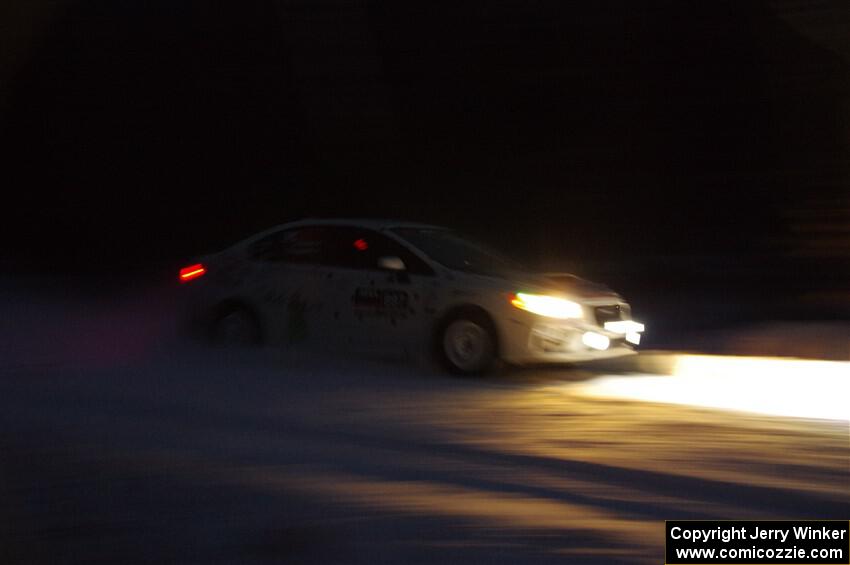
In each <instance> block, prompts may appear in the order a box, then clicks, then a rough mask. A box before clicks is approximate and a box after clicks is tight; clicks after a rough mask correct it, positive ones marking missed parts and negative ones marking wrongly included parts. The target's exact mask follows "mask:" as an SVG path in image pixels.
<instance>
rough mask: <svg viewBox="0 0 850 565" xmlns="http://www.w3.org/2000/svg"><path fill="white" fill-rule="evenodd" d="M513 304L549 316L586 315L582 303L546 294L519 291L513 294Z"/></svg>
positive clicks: (576, 316)
mask: <svg viewBox="0 0 850 565" xmlns="http://www.w3.org/2000/svg"><path fill="white" fill-rule="evenodd" d="M511 304H513V305H514V306H516V307H517V308H519V309H520V310H526V311H528V312H531V313H532V314H538V315H540V316H546V317H548V318H561V319H563V318H581V317H582V316H583V315H584V312H583V311H582V308H581V304H578V303H576V302H573V301H572V300H566V299H564V298H558V297H557V296H546V295H545V294H526V293H524V292H517V293H516V294H514V295H512V297H511Z"/></svg>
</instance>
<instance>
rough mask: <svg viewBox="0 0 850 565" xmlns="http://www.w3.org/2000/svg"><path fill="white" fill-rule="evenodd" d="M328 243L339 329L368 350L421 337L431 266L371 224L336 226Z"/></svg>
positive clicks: (329, 275)
mask: <svg viewBox="0 0 850 565" xmlns="http://www.w3.org/2000/svg"><path fill="white" fill-rule="evenodd" d="M327 245H328V247H327V248H326V256H325V259H326V262H327V265H326V267H325V268H326V269H327V270H326V275H325V280H326V281H328V282H329V283H330V284H329V285H328V286H327V288H330V289H332V290H330V291H329V300H330V301H332V305H333V306H332V308H331V309H332V317H333V322H334V324H335V325H336V332H337V334H338V335H340V336H342V337H343V339H344V340H345V341H346V343H348V344H349V345H350V346H352V347H354V348H357V349H362V350H365V351H384V350H397V351H400V350H402V349H404V348H407V347H408V346H409V345H410V344H411V342H415V341H417V340H421V334H422V331H423V329H424V326H425V316H424V312H423V308H422V306H423V304H422V303H423V297H424V295H425V292H427V289H426V287H427V286H428V284H429V283H430V282H432V281H433V279H434V272H433V270H432V269H431V268H430V267H429V266H428V265H427V264H426V263H425V262H424V261H423V260H422V259H420V258H418V257H416V256H415V254H413V253H412V252H411V251H410V250H409V249H407V248H405V247H404V246H403V245H402V244H400V243H399V242H397V241H395V240H393V239H391V238H389V237H388V236H386V235H384V234H382V233H379V232H377V231H374V230H370V229H365V228H357V227H337V228H334V229H332V230H330V231H329V232H328V241H327ZM391 267H392V268H391ZM399 267H403V268H399Z"/></svg>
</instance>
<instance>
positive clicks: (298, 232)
mask: <svg viewBox="0 0 850 565" xmlns="http://www.w3.org/2000/svg"><path fill="white" fill-rule="evenodd" d="M325 235H326V230H325V228H324V227H322V226H302V227H294V228H288V229H284V230H281V231H278V232H275V233H273V234H270V235H268V236H266V237H264V238H262V239H260V240H258V241H257V242H255V243H254V244H253V245H252V248H251V254H252V257H253V259H254V261H256V262H257V264H258V267H259V268H260V269H261V271H262V272H261V275H260V276H259V277H258V283H257V284H258V288H257V289H255V292H254V294H255V295H256V296H257V300H258V302H259V303H260V308H261V310H262V314H263V318H264V322H265V325H266V327H267V329H268V330H269V333H270V334H271V335H270V336H269V339H270V341H276V342H278V343H283V344H288V345H296V344H309V343H314V342H317V341H320V340H321V330H322V328H321V326H322V323H321V322H322V317H323V316H324V315H325V310H326V309H327V303H326V300H325V297H326V293H325V292H323V288H322V287H323V283H324V279H323V278H322V273H321V271H320V268H321V266H322V256H323V246H324V243H325Z"/></svg>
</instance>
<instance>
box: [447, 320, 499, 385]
mask: <svg viewBox="0 0 850 565" xmlns="http://www.w3.org/2000/svg"><path fill="white" fill-rule="evenodd" d="M440 346H441V347H440V353H441V354H442V355H441V357H442V361H443V364H444V365H445V367H446V368H447V369H448V370H449V371H450V372H452V373H455V374H461V375H478V374H482V373H486V372H487V371H489V370H490V369H492V368H493V365H494V363H495V361H496V339H495V335H494V331H493V328H492V325H491V324H490V323H489V321H488V320H486V319H484V317H479V316H469V317H466V316H462V317H458V318H455V319H453V320H451V321H449V322H448V323H447V324H446V325H445V327H444V329H443V331H442V335H441V339H440Z"/></svg>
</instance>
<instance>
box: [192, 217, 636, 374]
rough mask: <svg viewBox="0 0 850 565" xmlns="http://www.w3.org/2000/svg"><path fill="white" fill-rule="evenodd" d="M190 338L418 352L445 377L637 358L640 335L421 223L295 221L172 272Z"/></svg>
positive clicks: (547, 280) (562, 282) (603, 302)
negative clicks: (501, 367) (199, 332)
mask: <svg viewBox="0 0 850 565" xmlns="http://www.w3.org/2000/svg"><path fill="white" fill-rule="evenodd" d="M179 280H180V281H181V282H183V283H185V284H184V285H183V286H184V287H185V290H186V291H187V294H189V296H188V297H187V298H188V301H187V303H188V310H189V316H188V317H189V319H190V320H191V322H192V326H193V327H196V328H197V327H200V328H203V331H204V332H205V334H206V335H207V336H208V337H209V338H210V339H211V340H213V341H214V342H215V343H219V344H249V343H266V344H278V345H284V344H285V345H292V346H296V345H299V344H314V345H318V346H320V347H322V348H337V347H344V348H355V349H363V350H375V349H391V350H396V351H408V352H413V351H427V352H429V353H432V354H433V355H435V357H436V358H437V359H438V360H439V361H440V362H441V363H442V365H443V366H444V367H445V368H446V369H447V370H449V371H451V372H454V373H462V374H479V373H484V372H486V371H488V370H490V369H491V368H492V367H493V366H494V365H495V364H496V362H497V361H504V362H507V363H510V364H518V365H522V364H530V363H569V362H579V361H590V360H595V359H603V358H611V357H618V356H622V355H630V354H634V353H635V346H636V345H638V344H639V343H640V337H641V332H643V330H644V326H643V325H642V324H640V323H638V322H636V321H634V320H632V317H631V311H630V308H629V305H628V304H627V303H626V302H625V301H624V300H623V299H622V298H621V297H620V296H619V295H618V294H616V293H615V292H613V291H611V290H609V289H608V288H606V287H605V286H602V285H599V284H595V283H591V282H589V281H587V280H584V279H581V278H579V277H576V276H573V275H570V274H541V273H533V272H530V271H528V270H525V269H523V267H521V266H519V265H517V264H515V263H514V262H512V261H511V260H509V259H507V258H506V257H504V256H503V255H502V254H500V253H498V252H496V251H493V250H492V249H490V248H488V247H487V246H485V245H482V244H479V243H477V242H475V241H472V240H470V239H467V238H465V237H463V236H461V235H459V234H458V233H456V232H454V231H452V230H450V229H446V228H442V227H438V226H431V225H424V224H413V223H403V222H391V221H375V220H302V221H298V222H293V223H288V224H283V225H280V226H277V227H275V228H272V229H269V230H266V231H264V232H262V233H259V234H257V235H255V236H253V237H250V238H248V239H246V240H244V241H241V242H239V243H237V244H235V245H233V246H232V247H230V248H228V249H225V250H224V251H221V252H220V253H216V254H213V255H208V256H205V257H201V258H199V259H198V260H196V261H195V262H193V264H192V265H189V266H187V267H185V268H184V269H182V270H181V271H180V274H179Z"/></svg>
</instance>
